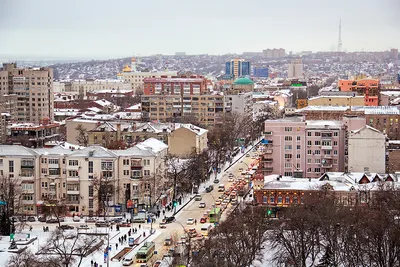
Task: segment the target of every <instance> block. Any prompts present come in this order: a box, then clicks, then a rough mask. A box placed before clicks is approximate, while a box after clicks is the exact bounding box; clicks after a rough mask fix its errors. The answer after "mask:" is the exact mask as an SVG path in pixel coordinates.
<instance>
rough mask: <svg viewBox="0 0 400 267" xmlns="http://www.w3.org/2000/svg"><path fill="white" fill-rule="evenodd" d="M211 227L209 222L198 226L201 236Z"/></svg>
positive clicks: (206, 233) (205, 234) (206, 234)
mask: <svg viewBox="0 0 400 267" xmlns="http://www.w3.org/2000/svg"><path fill="white" fill-rule="evenodd" d="M211 229H212V225H211V224H203V225H202V226H201V228H200V233H201V234H202V235H203V236H208V233H209V232H210V230H211Z"/></svg>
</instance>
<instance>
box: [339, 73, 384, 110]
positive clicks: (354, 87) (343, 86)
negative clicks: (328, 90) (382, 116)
mask: <svg viewBox="0 0 400 267" xmlns="http://www.w3.org/2000/svg"><path fill="white" fill-rule="evenodd" d="M338 87H339V90H340V91H344V92H348V91H351V92H354V93H355V94H357V95H360V96H363V97H364V105H365V106H378V104H379V92H380V84H379V79H359V80H339V82H338Z"/></svg>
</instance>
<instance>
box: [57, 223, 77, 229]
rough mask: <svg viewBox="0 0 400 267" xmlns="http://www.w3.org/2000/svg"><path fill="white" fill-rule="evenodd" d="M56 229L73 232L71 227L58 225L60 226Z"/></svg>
mask: <svg viewBox="0 0 400 267" xmlns="http://www.w3.org/2000/svg"><path fill="white" fill-rule="evenodd" d="M58 229H60V230H73V229H74V227H73V226H71V225H67V224H63V225H60V226H59V227H58Z"/></svg>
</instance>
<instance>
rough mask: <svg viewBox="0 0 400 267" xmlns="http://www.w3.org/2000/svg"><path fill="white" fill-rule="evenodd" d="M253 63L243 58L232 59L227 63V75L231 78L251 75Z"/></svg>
mask: <svg viewBox="0 0 400 267" xmlns="http://www.w3.org/2000/svg"><path fill="white" fill-rule="evenodd" d="M250 73H251V64H250V62H249V61H244V60H243V59H232V60H231V61H229V62H226V63H225V75H226V77H229V78H230V79H237V78H239V77H242V76H249V75H250Z"/></svg>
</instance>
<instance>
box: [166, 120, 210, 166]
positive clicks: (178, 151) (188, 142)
mask: <svg viewBox="0 0 400 267" xmlns="http://www.w3.org/2000/svg"><path fill="white" fill-rule="evenodd" d="M176 125H177V126H179V127H176V126H175V129H174V130H173V131H172V132H171V133H170V134H169V135H168V147H169V153H170V154H172V155H175V156H177V157H178V158H186V157H189V156H190V155H191V154H192V153H197V154H200V153H201V152H203V151H204V150H205V149H207V141H208V139H207V132H208V130H206V129H203V128H200V127H197V126H194V125H192V124H176Z"/></svg>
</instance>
